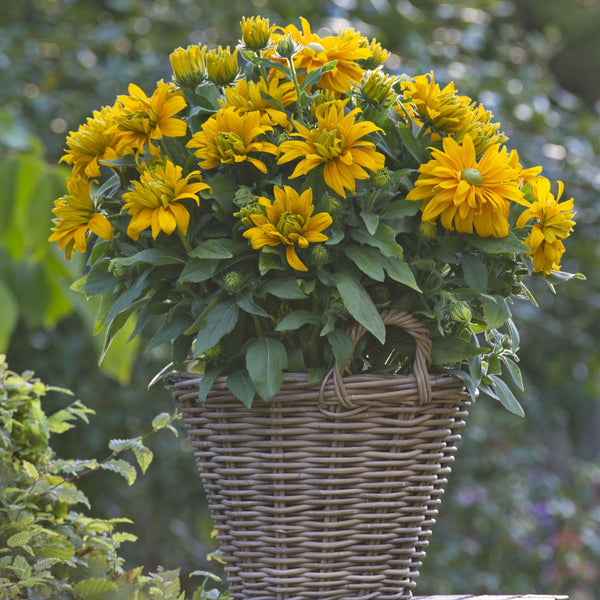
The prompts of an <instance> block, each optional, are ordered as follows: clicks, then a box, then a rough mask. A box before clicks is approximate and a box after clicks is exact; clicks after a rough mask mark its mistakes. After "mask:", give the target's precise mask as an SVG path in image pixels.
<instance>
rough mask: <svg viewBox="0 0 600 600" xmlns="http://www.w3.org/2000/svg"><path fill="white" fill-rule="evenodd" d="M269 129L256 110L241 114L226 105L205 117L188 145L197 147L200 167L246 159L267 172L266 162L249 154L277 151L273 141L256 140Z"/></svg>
mask: <svg viewBox="0 0 600 600" xmlns="http://www.w3.org/2000/svg"><path fill="white" fill-rule="evenodd" d="M270 131H273V128H272V127H271V126H270V125H264V124H262V123H261V120H260V112H259V111H252V112H249V113H246V114H244V115H241V114H240V113H239V112H238V111H237V110H235V108H233V107H232V106H228V107H227V108H223V109H221V110H219V111H218V112H217V113H216V114H215V115H213V116H212V117H211V118H210V119H208V120H207V121H206V122H205V123H204V125H202V130H201V131H198V132H197V133H195V134H194V135H193V136H192V139H191V140H190V141H189V142H188V144H187V145H188V147H189V148H198V150H196V152H195V153H194V154H195V155H196V157H197V158H199V159H200V163H199V166H200V167H201V168H202V169H213V168H214V167H216V166H218V165H220V164H221V163H225V164H235V163H240V162H244V161H248V162H249V163H250V164H252V165H254V166H255V167H256V168H257V169H258V170H259V171H261V172H262V173H266V172H267V166H266V165H265V163H264V162H262V161H261V160H259V159H257V158H254V157H253V156H251V154H252V153H256V152H267V153H269V154H278V153H279V150H278V148H277V146H275V144H271V143H270V142H262V141H259V140H258V139H257V138H258V137H260V136H262V135H264V134H265V133H267V132H270Z"/></svg>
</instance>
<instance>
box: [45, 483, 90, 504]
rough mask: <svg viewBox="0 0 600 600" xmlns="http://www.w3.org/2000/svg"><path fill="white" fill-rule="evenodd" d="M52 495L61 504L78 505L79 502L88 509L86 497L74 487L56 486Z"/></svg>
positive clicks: (67, 485)
mask: <svg viewBox="0 0 600 600" xmlns="http://www.w3.org/2000/svg"><path fill="white" fill-rule="evenodd" d="M53 494H54V495H55V496H56V497H57V498H58V499H59V500H62V501H63V502H66V503H67V504H78V503H79V502H81V503H82V504H85V505H86V506H87V507H88V508H91V507H90V502H89V500H88V499H87V497H86V495H85V494H84V493H83V492H82V491H81V490H79V489H77V488H76V487H75V486H71V485H69V484H63V485H58V486H56V487H55V488H54V490H53Z"/></svg>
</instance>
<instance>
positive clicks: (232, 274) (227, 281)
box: [221, 271, 244, 294]
mask: <svg viewBox="0 0 600 600" xmlns="http://www.w3.org/2000/svg"><path fill="white" fill-rule="evenodd" d="M243 286H244V278H243V277H242V276H241V275H240V274H239V273H238V272H237V271H229V272H228V273H225V275H224V276H223V282H222V283H221V288H222V289H223V290H224V291H226V292H230V293H232V294H234V293H235V292H239V291H240V290H241V289H242V287H243Z"/></svg>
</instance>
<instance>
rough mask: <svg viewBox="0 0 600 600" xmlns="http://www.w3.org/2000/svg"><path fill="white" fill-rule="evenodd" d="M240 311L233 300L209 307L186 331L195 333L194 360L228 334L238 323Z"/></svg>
mask: <svg viewBox="0 0 600 600" xmlns="http://www.w3.org/2000/svg"><path fill="white" fill-rule="evenodd" d="M239 312H240V309H239V308H238V306H237V304H236V303H235V301H234V300H231V299H229V300H227V301H225V302H219V303H217V304H211V305H209V306H208V307H207V308H206V309H205V310H204V311H203V312H202V314H201V315H200V316H199V317H198V319H197V320H196V322H195V323H194V324H193V325H192V326H191V327H190V328H189V329H188V330H187V331H186V334H191V333H195V334H196V342H195V343H194V351H193V356H194V358H198V357H199V356H200V355H201V354H202V353H204V352H206V351H207V350H210V349H211V348H212V347H213V346H216V345H217V344H218V343H219V342H220V340H221V338H222V337H223V336H224V335H226V334H228V333H229V332H230V331H232V330H233V328H234V327H235V326H236V324H237V322H238V317H239Z"/></svg>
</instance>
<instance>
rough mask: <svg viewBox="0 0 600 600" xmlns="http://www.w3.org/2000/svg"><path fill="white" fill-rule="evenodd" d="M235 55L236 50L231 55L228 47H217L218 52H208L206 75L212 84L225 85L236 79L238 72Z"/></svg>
mask: <svg viewBox="0 0 600 600" xmlns="http://www.w3.org/2000/svg"><path fill="white" fill-rule="evenodd" d="M237 54H238V51H237V48H236V49H235V50H234V52H233V54H232V53H231V51H230V49H229V46H227V47H226V48H225V49H223V48H221V46H219V49H218V50H209V51H208V52H207V53H206V57H205V60H206V73H207V74H208V78H209V79H210V80H211V81H212V82H213V83H214V84H216V85H227V84H229V83H231V82H232V81H233V80H234V79H235V78H236V76H237V74H238V71H239V68H238V63H237Z"/></svg>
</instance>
